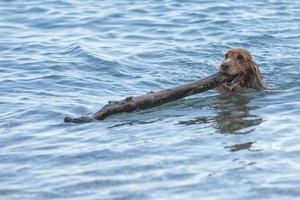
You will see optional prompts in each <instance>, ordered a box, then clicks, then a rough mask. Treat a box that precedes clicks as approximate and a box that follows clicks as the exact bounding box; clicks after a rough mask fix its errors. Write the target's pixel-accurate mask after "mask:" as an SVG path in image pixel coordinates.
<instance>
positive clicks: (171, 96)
mask: <svg viewBox="0 0 300 200" xmlns="http://www.w3.org/2000/svg"><path fill="white" fill-rule="evenodd" d="M233 78H234V77H233V76H229V75H226V74H223V73H220V72H218V73H215V74H213V75H211V76H208V77H206V78H204V79H200V80H198V81H195V82H192V83H189V84H185V85H182V86H177V87H174V88H170V89H166V90H162V91H158V92H150V93H148V94H145V95H142V96H137V97H132V96H130V97H127V98H126V99H124V100H120V101H109V102H108V104H107V105H105V106H104V107H103V108H102V109H101V110H99V111H98V112H96V113H94V115H93V116H92V117H79V118H72V117H68V116H67V117H65V118H64V121H65V122H73V123H85V122H91V121H93V120H103V119H105V118H107V117H108V116H110V115H113V114H116V113H121V112H132V111H135V110H144V109H147V108H152V107H155V106H159V105H162V104H164V103H168V102H170V101H175V100H177V99H180V98H183V97H186V96H189V95H192V94H196V93H199V92H204V91H206V90H210V89H213V88H215V87H217V86H219V85H221V84H222V83H224V82H227V81H231V80H233Z"/></svg>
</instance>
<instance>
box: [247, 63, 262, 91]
mask: <svg viewBox="0 0 300 200" xmlns="http://www.w3.org/2000/svg"><path fill="white" fill-rule="evenodd" d="M241 75H242V76H243V81H242V83H241V85H242V87H246V88H254V89H263V88H264V83H263V80H262V76H261V73H260V71H259V69H258V66H257V64H256V63H255V62H254V61H252V60H248V61H247V67H246V69H245V70H244V71H243V72H242V74H241Z"/></svg>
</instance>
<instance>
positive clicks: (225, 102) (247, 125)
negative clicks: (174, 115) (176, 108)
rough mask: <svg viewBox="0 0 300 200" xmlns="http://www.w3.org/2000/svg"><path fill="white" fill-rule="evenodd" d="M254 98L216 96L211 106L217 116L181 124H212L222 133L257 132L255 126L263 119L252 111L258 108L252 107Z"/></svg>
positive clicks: (199, 118)
mask: <svg viewBox="0 0 300 200" xmlns="http://www.w3.org/2000/svg"><path fill="white" fill-rule="evenodd" d="M252 98H253V96H252V97H251V96H249V95H245V94H242V93H241V94H234V95H232V94H225V93H220V94H218V95H217V96H215V98H214V101H212V102H211V104H210V105H208V106H209V108H210V109H213V110H214V111H215V113H216V115H215V116H209V117H197V118H194V119H192V120H187V121H180V122H179V124H184V125H194V124H203V123H210V124H212V126H213V127H214V128H215V129H216V130H217V131H218V132H220V133H231V134H247V133H250V132H252V131H254V130H255V126H257V125H259V124H260V123H262V121H263V119H262V118H260V117H259V116H257V115H255V114H251V112H252V111H254V110H256V109H257V108H258V107H255V106H253V105H250V101H251V99H252Z"/></svg>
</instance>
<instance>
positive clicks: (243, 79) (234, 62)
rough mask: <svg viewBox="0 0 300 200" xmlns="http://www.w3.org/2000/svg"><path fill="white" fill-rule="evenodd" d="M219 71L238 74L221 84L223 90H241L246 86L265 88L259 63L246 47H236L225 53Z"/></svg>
mask: <svg viewBox="0 0 300 200" xmlns="http://www.w3.org/2000/svg"><path fill="white" fill-rule="evenodd" d="M219 71H220V72H222V73H225V74H228V75H236V77H235V78H234V79H233V80H232V81H229V82H225V83H223V84H222V85H221V86H220V89H221V90H222V91H224V90H225V91H239V90H241V89H244V88H253V89H256V90H262V89H264V88H265V85H264V82H263V79H262V76H261V73H260V71H259V68H258V65H257V64H256V63H255V62H254V61H253V60H252V56H251V53H250V52H249V51H247V50H246V49H242V48H234V49H230V50H229V51H228V52H227V53H226V54H225V59H224V61H223V63H222V64H221V65H220V67H219Z"/></svg>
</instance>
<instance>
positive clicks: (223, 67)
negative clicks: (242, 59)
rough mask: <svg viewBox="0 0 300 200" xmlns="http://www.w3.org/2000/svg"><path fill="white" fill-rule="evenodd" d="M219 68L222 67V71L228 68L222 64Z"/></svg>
mask: <svg viewBox="0 0 300 200" xmlns="http://www.w3.org/2000/svg"><path fill="white" fill-rule="evenodd" d="M221 67H222V69H223V70H227V69H228V68H229V66H228V65H227V64H224V63H223V64H222V65H221Z"/></svg>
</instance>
